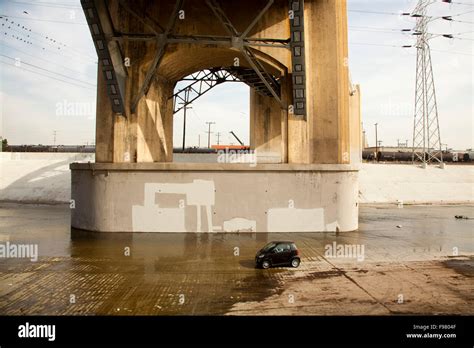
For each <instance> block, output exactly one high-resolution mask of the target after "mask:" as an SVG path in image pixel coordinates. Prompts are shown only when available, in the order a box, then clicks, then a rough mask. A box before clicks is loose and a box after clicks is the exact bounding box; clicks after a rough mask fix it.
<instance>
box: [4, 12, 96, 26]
mask: <svg viewBox="0 0 474 348" xmlns="http://www.w3.org/2000/svg"><path fill="white" fill-rule="evenodd" d="M0 17H7V18H15V19H23V20H26V21H38V22H51V23H60V24H74V25H87V23H84V22H83V23H79V22H66V21H56V20H53V19H41V18H30V17H15V16H10V15H5V14H0Z"/></svg>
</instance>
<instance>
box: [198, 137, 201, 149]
mask: <svg viewBox="0 0 474 348" xmlns="http://www.w3.org/2000/svg"><path fill="white" fill-rule="evenodd" d="M198 148H201V134H198Z"/></svg>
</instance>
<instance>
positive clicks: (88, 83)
mask: <svg viewBox="0 0 474 348" xmlns="http://www.w3.org/2000/svg"><path fill="white" fill-rule="evenodd" d="M0 56H1V57H5V58H8V59H11V60H13V61H17V59H15V58H12V57H9V56H6V55H4V54H0ZM20 63H21V64H25V65H28V66H31V67H33V68H36V69H40V70H43V71H46V72H49V73H51V74H55V75H58V76H61V77H65V78H67V79H71V80H74V81H78V82H80V83H84V84H87V85H90V86H96V85H95V84H92V83H90V82H87V81H82V80H79V79H76V78H74V77H70V76H67V75H63V74H60V73H57V72H54V71H51V70H48V69H45V68H42V67H40V66H37V65H34V64H31V63H27V62H23V61H21V62H20Z"/></svg>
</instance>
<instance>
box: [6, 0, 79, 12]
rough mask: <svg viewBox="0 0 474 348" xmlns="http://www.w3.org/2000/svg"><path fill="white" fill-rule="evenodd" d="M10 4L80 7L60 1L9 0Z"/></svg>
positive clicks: (66, 7)
mask: <svg viewBox="0 0 474 348" xmlns="http://www.w3.org/2000/svg"><path fill="white" fill-rule="evenodd" d="M8 2H9V3H10V4H17V5H33V6H41V7H52V8H65V9H78V10H79V9H80V7H79V6H73V5H66V4H59V3H51V2H41V1H36V2H26V1H12V0H8Z"/></svg>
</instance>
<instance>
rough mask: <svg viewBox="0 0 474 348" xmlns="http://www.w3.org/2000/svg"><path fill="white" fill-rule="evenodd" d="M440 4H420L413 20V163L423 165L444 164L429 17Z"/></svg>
mask: <svg viewBox="0 0 474 348" xmlns="http://www.w3.org/2000/svg"><path fill="white" fill-rule="evenodd" d="M435 2H437V0H419V1H418V4H417V6H416V8H415V10H414V12H413V13H414V14H413V15H412V17H415V18H416V27H415V35H417V42H416V48H417V56H416V91H415V120H414V126H413V155H412V159H413V163H415V161H421V162H422V164H423V165H428V164H430V163H432V162H439V163H442V162H443V153H442V150H441V136H440V131H439V121H438V106H437V104H436V91H435V84H434V76H433V65H432V62H431V49H430V45H429V42H428V41H429V39H430V38H431V36H432V35H431V34H430V33H428V24H429V23H430V21H431V18H430V17H428V16H427V13H428V6H430V5H431V4H433V3H435Z"/></svg>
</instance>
